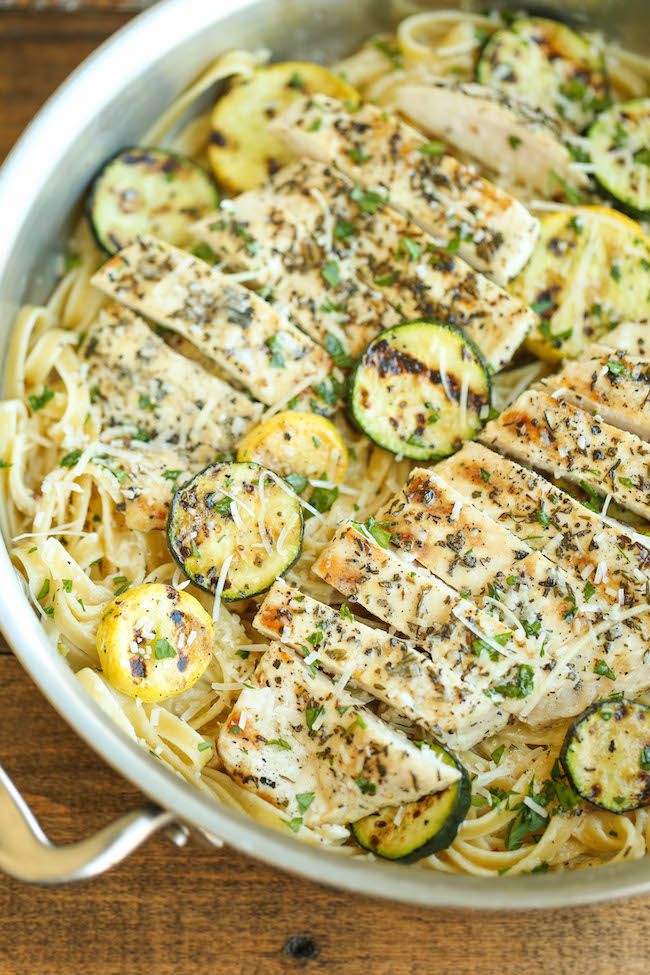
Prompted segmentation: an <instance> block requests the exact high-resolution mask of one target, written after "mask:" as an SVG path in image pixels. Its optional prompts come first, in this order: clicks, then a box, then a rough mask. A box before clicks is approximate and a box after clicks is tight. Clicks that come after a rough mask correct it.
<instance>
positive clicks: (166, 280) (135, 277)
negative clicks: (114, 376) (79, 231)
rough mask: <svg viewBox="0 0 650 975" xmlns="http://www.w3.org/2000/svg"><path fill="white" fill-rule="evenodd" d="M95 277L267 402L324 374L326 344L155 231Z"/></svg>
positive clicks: (109, 291)
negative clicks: (308, 334)
mask: <svg viewBox="0 0 650 975" xmlns="http://www.w3.org/2000/svg"><path fill="white" fill-rule="evenodd" d="M92 281H93V284H94V285H95V286H96V287H97V288H99V289H100V290H101V291H103V292H104V293H105V294H108V295H110V296H111V297H112V298H115V299H116V300H117V301H119V302H121V303H122V304H125V305H126V306H127V307H128V308H131V309H132V310H133V311H135V312H138V313H140V314H142V315H144V316H145V317H147V318H150V319H152V320H153V321H155V322H157V323H158V324H159V325H162V326H163V327H164V328H170V329H172V331H175V332H179V333H180V334H181V335H183V336H184V337H185V338H187V339H188V340H189V341H190V342H192V343H193V345H195V346H197V347H198V349H199V350H200V351H201V352H202V353H203V354H205V355H207V356H208V357H209V358H210V359H211V360H213V361H214V362H215V363H216V365H217V367H218V368H219V369H221V370H222V371H223V372H224V373H225V374H226V375H227V376H228V377H229V378H232V379H234V380H235V382H237V383H240V384H241V385H242V386H245V387H246V388H247V389H249V390H250V391H251V393H253V395H254V396H255V397H256V398H257V399H259V400H261V401H262V402H263V403H266V404H269V405H270V404H273V403H275V402H277V401H280V400H283V399H286V398H288V397H290V396H291V394H292V392H293V390H294V389H295V387H296V385H297V384H298V383H302V382H304V380H305V379H306V378H308V377H310V376H313V378H314V381H317V380H318V379H322V378H324V376H325V375H326V374H327V372H328V371H329V368H330V366H331V363H330V360H329V357H328V356H327V355H326V353H325V351H324V350H323V349H321V348H319V347H318V346H317V345H315V344H314V342H312V340H311V339H309V338H308V337H307V336H306V335H305V334H304V333H303V332H300V331H299V330H298V329H297V328H295V326H293V325H291V324H290V323H289V322H286V321H284V320H283V319H282V318H281V317H280V316H279V315H278V314H277V313H276V312H275V311H273V309H272V308H271V306H270V305H268V304H267V303H266V302H265V301H262V299H261V298H258V297H257V295H255V294H253V293H252V292H251V291H249V290H248V289H247V288H244V287H242V286H241V285H240V284H236V283H235V282H233V281H229V280H228V277H227V275H223V274H220V273H219V272H218V271H215V270H214V269H213V268H211V267H210V266H209V265H208V264H206V263H205V262H204V261H201V260H199V259H198V258H196V257H193V256H192V255H191V254H188V253H186V252H185V251H182V250H179V249H178V248H177V247H171V246H170V245H169V244H166V243H164V242H163V241H160V240H156V239H155V238H152V237H150V238H139V239H138V240H137V241H136V242H135V243H134V244H130V245H129V246H128V247H125V248H124V250H122V251H120V252H119V253H117V254H116V255H115V256H114V257H112V258H111V259H110V260H109V261H107V262H106V264H104V265H103V267H101V268H100V269H99V271H98V272H97V273H96V274H95V275H94V277H93V279H92Z"/></svg>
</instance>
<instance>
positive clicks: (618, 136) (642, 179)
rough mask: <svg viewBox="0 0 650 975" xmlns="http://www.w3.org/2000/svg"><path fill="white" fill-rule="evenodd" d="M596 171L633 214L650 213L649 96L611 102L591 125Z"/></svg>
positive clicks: (618, 203) (592, 159)
mask: <svg viewBox="0 0 650 975" xmlns="http://www.w3.org/2000/svg"><path fill="white" fill-rule="evenodd" d="M589 153H590V156H591V161H592V163H593V165H594V167H595V172H594V175H595V177H596V179H597V180H598V182H599V183H600V185H601V186H602V188H603V189H604V190H605V192H606V193H608V194H609V196H611V197H612V199H613V200H614V202H615V203H616V205H617V206H618V207H620V208H621V209H622V210H625V211H626V213H629V214H631V215H632V216H633V217H642V218H645V217H650V98H635V99H633V100H632V101H629V102H622V103H619V104H618V105H612V107H611V108H610V109H608V110H607V111H606V112H603V113H602V114H601V115H599V116H598V118H597V119H596V121H595V122H594V124H593V125H592V126H591V128H590V129H589Z"/></svg>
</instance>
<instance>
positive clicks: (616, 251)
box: [509, 207, 650, 362]
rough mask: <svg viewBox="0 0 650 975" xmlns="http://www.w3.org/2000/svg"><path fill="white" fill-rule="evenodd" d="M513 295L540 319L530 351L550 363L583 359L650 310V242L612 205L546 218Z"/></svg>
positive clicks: (512, 287)
mask: <svg viewBox="0 0 650 975" xmlns="http://www.w3.org/2000/svg"><path fill="white" fill-rule="evenodd" d="M509 287H510V291H511V293H512V294H513V295H515V296H516V297H517V298H521V300H522V301H524V302H525V303H526V304H528V305H530V306H531V308H532V309H533V311H536V312H537V314H538V315H539V319H540V320H539V324H538V325H537V326H536V327H533V329H532V330H531V331H530V332H529V334H528V337H527V339H526V346H527V347H528V349H530V351H531V352H533V353H534V355H536V356H539V358H540V359H545V360H546V361H547V362H558V361H559V360H561V359H564V358H570V359H575V358H576V357H578V356H579V355H580V354H581V353H582V350H583V349H584V347H585V346H586V345H587V344H588V343H589V342H594V341H596V340H597V339H598V338H599V337H600V336H601V335H604V334H605V333H606V332H608V331H610V329H612V328H613V327H614V326H615V325H617V324H618V323H619V322H623V321H638V319H639V316H641V317H643V315H642V314H641V311H640V309H647V307H648V293H649V292H650V237H647V236H646V235H645V234H644V233H643V232H642V230H641V228H640V227H639V225H638V224H637V223H635V221H634V220H630V218H629V217H625V216H623V215H622V214H620V213H617V212H616V211H615V210H610V209H608V208H607V207H574V208H573V209H570V210H567V209H563V210H562V211H559V212H557V213H549V214H546V215H545V216H543V217H542V219H541V233H540V237H539V240H538V242H537V244H536V246H535V250H534V251H533V255H532V257H531V259H530V261H529V262H528V264H527V265H526V267H525V268H524V270H523V271H522V272H521V274H520V275H519V276H518V277H516V278H515V280H514V281H511V282H510V286H509Z"/></svg>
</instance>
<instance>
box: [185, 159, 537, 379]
mask: <svg viewBox="0 0 650 975" xmlns="http://www.w3.org/2000/svg"><path fill="white" fill-rule="evenodd" d="M355 195H356V194H355V191H354V187H353V184H352V183H351V182H350V181H349V180H347V179H345V177H343V176H342V175H340V174H338V173H337V172H336V171H335V170H334V169H333V168H332V167H331V166H328V165H327V164H325V163H319V162H315V161H314V160H303V161H299V162H296V163H291V164H290V165H289V166H286V167H284V169H282V170H280V171H279V172H278V173H276V174H275V175H274V176H273V177H272V178H271V180H270V181H269V183H267V184H266V185H265V186H264V187H261V188H260V189H257V190H252V191H250V192H249V193H244V194H242V195H241V196H239V197H237V198H235V199H234V200H227V201H224V202H223V204H222V210H221V211H220V212H218V213H216V214H212V215H211V216H209V217H207V218H205V219H203V220H202V221H201V222H200V223H198V224H196V225H195V226H194V228H193V233H194V234H195V235H196V237H197V238H198V239H199V240H201V241H203V242H205V243H207V244H208V245H209V246H210V247H211V249H212V250H213V251H214V253H215V255H217V257H218V258H219V260H220V261H224V262H225V263H226V264H228V265H229V266H231V267H233V268H235V269H237V270H240V269H248V270H250V271H251V272H252V273H255V274H257V275H259V277H260V281H261V282H262V283H263V284H264V285H265V289H266V290H265V292H263V293H267V294H269V291H270V294H269V297H270V298H272V300H273V303H274V307H276V308H282V309H283V310H284V309H285V308H286V314H287V317H289V319H290V320H291V321H292V322H293V323H294V324H295V325H298V326H299V327H300V328H302V329H303V330H304V331H306V332H307V333H308V334H309V335H311V336H312V337H313V338H314V339H316V340H317V341H320V342H323V341H325V338H326V336H327V335H328V333H330V334H333V335H334V336H335V337H341V338H342V340H343V342H344V344H345V343H347V345H348V348H349V351H351V353H352V354H353V355H356V354H358V353H359V352H360V351H361V350H362V349H363V348H364V347H365V345H367V343H368V342H369V341H370V339H371V338H373V337H374V336H375V335H376V334H377V332H379V331H381V329H383V328H386V327H388V326H390V325H391V324H395V323H396V322H397V321H400V320H403V319H404V320H408V319H411V320H414V319H418V318H426V319H438V320H442V321H445V322H450V323H451V324H454V325H459V326H460V327H461V328H463V329H465V330H466V331H467V333H468V334H469V335H470V337H471V338H473V339H474V341H475V342H476V344H477V345H478V346H479V348H480V349H481V351H482V353H483V355H484V356H485V358H486V359H487V361H488V362H489V363H490V364H491V365H492V366H493V367H494V368H495V369H500V368H502V367H503V366H504V365H505V364H506V363H507V362H509V361H510V359H511V358H512V356H513V354H514V352H515V351H516V349H517V348H518V346H519V345H520V344H521V342H522V341H523V339H524V338H525V336H526V334H527V333H528V332H529V330H530V329H531V328H532V326H533V325H534V324H535V322H536V316H535V314H534V313H533V312H532V311H531V309H529V308H528V307H527V306H526V305H523V304H522V303H521V302H519V301H517V300H516V299H514V298H512V297H511V296H510V295H509V294H508V293H507V292H506V291H505V290H503V289H502V288H500V287H499V286H498V285H496V284H494V283H493V282H492V281H490V280H489V279H488V278H486V277H484V276H483V275H481V274H477V273H476V272H475V271H473V270H472V269H471V268H470V267H469V266H468V265H467V264H466V263H465V262H464V261H463V260H462V259H461V258H459V257H458V256H454V255H452V254H450V253H448V252H446V251H444V250H442V249H440V248H439V247H436V246H435V244H434V242H433V239H432V238H431V237H430V236H429V235H428V234H426V233H425V232H424V231H423V230H421V229H420V228H419V227H418V226H417V225H416V224H414V223H413V222H412V221H409V220H406V219H405V218H403V217H401V216H400V215H399V214H398V213H396V212H395V211H394V210H391V209H390V208H387V207H385V206H382V205H378V206H377V208H376V209H375V208H374V207H373V208H372V212H367V211H364V209H363V208H362V206H361V205H360V203H359V201H358V200H355V199H354V196H355ZM340 332H342V333H343V336H339V333H340Z"/></svg>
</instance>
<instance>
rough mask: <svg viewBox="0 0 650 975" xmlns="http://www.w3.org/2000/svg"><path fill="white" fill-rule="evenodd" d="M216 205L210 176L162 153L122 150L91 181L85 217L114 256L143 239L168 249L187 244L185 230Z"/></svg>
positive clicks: (190, 163) (176, 156)
mask: <svg viewBox="0 0 650 975" xmlns="http://www.w3.org/2000/svg"><path fill="white" fill-rule="evenodd" d="M218 203H219V194H218V192H217V188H216V186H215V184H214V182H213V181H212V178H211V177H210V175H209V174H208V173H207V172H206V171H205V170H204V169H203V168H202V167H201V166H199V165H198V163H195V162H194V161H193V160H192V159H188V158H187V157H186V156H181V155H179V154H178V153H175V152H169V151H168V150H166V149H157V148H155V147H142V146H132V147H129V148H126V149H122V150H120V152H118V153H117V154H116V155H115V156H113V157H112V158H111V159H109V160H108V162H107V163H105V164H104V166H102V168H101V170H100V171H99V173H98V174H97V176H96V177H95V179H94V181H93V184H92V186H91V189H90V193H89V196H88V201H87V204H86V216H87V218H88V222H89V224H90V227H91V229H92V232H93V235H94V237H95V240H96V241H97V243H98V244H99V246H100V247H101V249H102V250H103V251H106V253H108V254H116V253H117V251H119V250H121V249H122V248H123V247H125V246H126V245H127V244H128V243H130V242H132V241H133V240H134V239H135V238H136V237H138V236H140V235H142V234H153V235H154V236H155V237H160V238H161V240H165V241H167V243H169V244H174V245H182V244H184V243H186V242H187V239H188V234H187V228H189V226H190V225H191V224H192V223H194V221H196V220H199V219H200V218H201V217H202V216H205V214H206V213H210V212H211V211H212V210H214V209H215V207H216V206H217V205H218Z"/></svg>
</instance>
